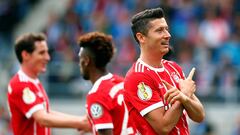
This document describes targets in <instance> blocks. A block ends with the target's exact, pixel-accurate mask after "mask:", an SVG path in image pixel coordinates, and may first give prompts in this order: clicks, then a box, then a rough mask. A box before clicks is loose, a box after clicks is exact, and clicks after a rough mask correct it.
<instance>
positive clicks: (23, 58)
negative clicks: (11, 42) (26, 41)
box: [21, 50, 31, 61]
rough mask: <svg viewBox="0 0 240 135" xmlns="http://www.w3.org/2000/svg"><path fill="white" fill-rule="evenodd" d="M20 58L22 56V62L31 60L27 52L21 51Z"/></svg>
mask: <svg viewBox="0 0 240 135" xmlns="http://www.w3.org/2000/svg"><path fill="white" fill-rule="evenodd" d="M21 56H22V60H23V61H24V60H28V59H29V58H31V55H30V53H28V52H27V51H25V50H24V51H22V53H21Z"/></svg>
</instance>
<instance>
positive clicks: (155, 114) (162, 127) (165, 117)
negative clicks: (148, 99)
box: [144, 101, 183, 135]
mask: <svg viewBox="0 0 240 135" xmlns="http://www.w3.org/2000/svg"><path fill="white" fill-rule="evenodd" d="M182 112H183V106H182V105H181V103H180V102H178V101H177V102H175V103H174V104H173V105H172V107H170V108H169V109H168V110H167V111H165V110H164V107H161V108H157V109H155V110H153V111H151V112H149V113H147V114H146V115H145V116H144V117H145V119H146V120H147V121H148V122H149V123H150V125H151V126H152V127H153V129H154V130H155V132H157V133H158V134H160V135H167V134H168V133H169V132H170V131H171V130H172V129H173V128H174V127H175V126H176V124H177V122H178V121H179V118H180V117H181V115H182Z"/></svg>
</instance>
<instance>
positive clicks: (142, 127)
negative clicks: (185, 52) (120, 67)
mask: <svg viewBox="0 0 240 135" xmlns="http://www.w3.org/2000/svg"><path fill="white" fill-rule="evenodd" d="M161 62H162V65H163V67H162V68H154V67H151V66H149V65H147V64H146V63H144V62H143V61H142V60H140V59H138V60H137V62H136V63H135V64H133V66H132V67H131V68H130V69H129V71H128V73H127V75H126V78H125V81H124V89H125V93H124V96H125V98H126V104H127V106H128V108H129V111H130V117H132V118H134V121H135V122H136V123H135V125H136V126H137V129H138V130H139V132H140V133H141V134H142V135H156V134H157V133H156V132H155V131H154V129H153V128H152V127H151V125H150V124H149V123H148V122H147V120H145V118H144V117H143V116H144V115H145V114H147V113H149V112H151V111H152V110H154V109H156V108H159V107H164V108H165V110H166V111H167V109H168V108H169V107H170V105H168V103H165V102H164V100H163V99H164V94H165V92H166V90H167V88H166V86H165V85H164V84H163V83H162V80H165V81H167V82H168V83H170V84H171V85H173V86H175V87H177V88H178V89H179V83H178V81H179V79H184V78H185V77H184V73H183V72H182V69H181V68H180V66H178V65H177V64H176V63H174V62H171V61H167V60H162V61H161ZM180 134H181V135H188V134H189V129H188V123H187V119H186V113H185V111H184V113H183V115H182V117H181V118H180V119H179V121H178V123H177V125H176V126H175V127H174V128H173V130H172V131H171V132H170V134H169V135H180Z"/></svg>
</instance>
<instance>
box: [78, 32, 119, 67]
mask: <svg viewBox="0 0 240 135" xmlns="http://www.w3.org/2000/svg"><path fill="white" fill-rule="evenodd" d="M78 45H79V46H80V47H83V48H84V49H86V50H88V52H89V53H90V55H91V57H92V59H93V61H94V64H95V66H96V67H97V68H102V67H105V66H106V65H107V64H108V63H109V62H110V60H111V59H112V57H113V55H114V52H115V48H114V44H113V42H112V36H110V35H106V34H104V33H101V32H90V33H87V34H85V35H82V36H80V37H79V41H78Z"/></svg>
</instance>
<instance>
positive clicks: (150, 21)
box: [124, 8, 205, 135]
mask: <svg viewBox="0 0 240 135" xmlns="http://www.w3.org/2000/svg"><path fill="white" fill-rule="evenodd" d="M131 27H132V31H133V34H134V37H135V39H136V41H137V42H138V43H139V45H140V50H141V53H140V57H139V59H138V60H137V61H136V62H135V63H134V64H133V65H132V67H131V68H130V70H129V71H128V73H127V75H126V77H125V81H124V89H125V92H124V96H125V98H126V104H127V106H128V107H129V112H130V117H131V118H134V121H135V125H136V126H137V129H138V130H139V132H140V133H141V134H142V135H157V134H159V135H166V134H168V135H189V128H188V123H187V118H186V117H187V115H188V116H189V117H190V119H192V120H193V121H196V122H201V121H202V120H203V119H204V117H205V112H204V108H203V106H202V104H201V102H200V101H199V100H198V98H197V97H196V96H195V95H194V92H195V89H196V86H195V82H194V81H193V80H192V76H193V74H194V70H192V71H191V73H190V75H189V76H188V77H187V78H186V79H185V76H184V73H183V71H182V69H181V67H180V66H179V65H177V64H176V63H175V62H172V61H168V60H164V59H163V56H164V55H165V54H167V53H168V52H169V48H170V45H169V40H170V37H171V35H170V34H169V31H168V25H167V23H166V20H165V18H164V14H163V10H162V9H161V8H154V9H147V10H144V11H142V12H139V13H137V14H136V15H134V16H133V18H132V26H131Z"/></svg>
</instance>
